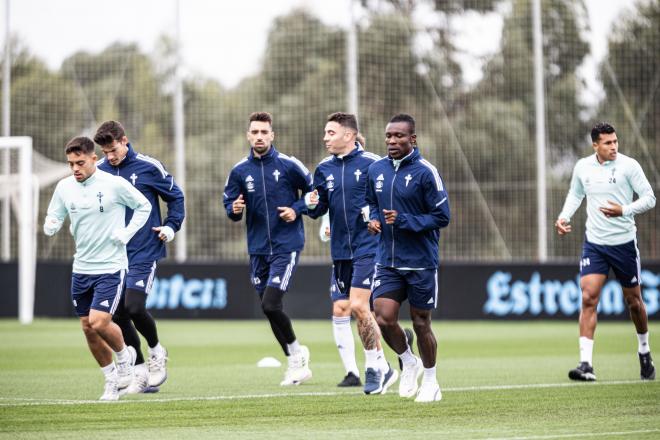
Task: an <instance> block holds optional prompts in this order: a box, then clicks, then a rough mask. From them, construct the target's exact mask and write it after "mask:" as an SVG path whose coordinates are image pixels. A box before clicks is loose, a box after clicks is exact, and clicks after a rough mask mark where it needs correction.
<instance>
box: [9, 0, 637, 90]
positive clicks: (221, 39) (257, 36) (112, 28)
mask: <svg viewBox="0 0 660 440" xmlns="http://www.w3.org/2000/svg"><path fill="white" fill-rule="evenodd" d="M180 1H181V3H180V23H181V42H182V48H183V61H184V66H185V73H186V74H191V73H197V74H200V75H203V76H208V77H212V78H216V79H218V80H219V81H220V82H222V84H223V85H225V86H227V87H232V86H234V85H236V84H237V83H238V81H240V80H241V79H242V78H243V77H245V76H246V75H249V74H252V73H255V72H256V71H257V69H258V67H259V62H260V61H261V57H262V54H263V51H264V48H265V44H266V35H267V32H268V29H269V27H270V25H271V22H272V19H273V18H274V17H276V16H279V15H283V14H286V13H287V12H289V11H290V10H291V9H292V8H294V7H305V8H307V9H308V10H310V11H311V12H312V13H314V15H316V16H318V17H319V18H320V19H321V20H322V21H324V22H325V23H327V24H331V25H339V26H344V27H345V26H347V24H348V23H349V22H350V21H349V16H350V15H349V0H331V1H330V0H239V1H236V0H180ZM5 2H7V0H0V5H1V9H2V11H0V13H1V16H2V22H1V23H2V28H1V29H2V34H1V35H0V38H1V39H2V41H3V42H4V39H5V17H6V13H5ZM10 2H11V3H10V18H11V24H10V28H11V31H12V33H14V34H17V35H18V36H19V37H20V38H21V40H22V41H23V42H25V43H26V44H27V45H28V47H29V48H30V50H31V51H32V52H33V53H35V54H36V55H38V56H39V58H41V59H43V60H45V61H46V62H47V64H48V65H49V66H50V67H51V68H53V69H56V68H58V67H59V66H60V64H61V62H62V61H63V60H64V59H65V58H66V57H68V56H70V55H71V54H73V53H75V52H76V51H79V50H83V49H84V50H87V51H90V52H98V51H100V50H102V49H103V48H105V47H106V46H108V45H109V44H110V43H111V42H114V41H117V40H120V41H122V42H137V43H138V44H139V45H140V47H141V48H142V49H143V50H144V51H146V52H147V53H150V52H152V51H153V49H154V44H155V42H156V40H157V38H158V36H159V35H162V34H164V33H168V34H171V35H174V32H175V28H176V18H175V17H176V4H177V3H176V0H111V1H105V0H10ZM586 3H587V7H588V9H589V14H590V25H591V29H592V35H591V36H590V43H591V45H592V52H593V54H594V57H593V58H590V59H588V60H587V62H586V68H585V69H584V70H583V71H584V76H585V80H586V81H587V83H588V84H589V87H590V89H591V90H590V93H591V94H592V95H593V96H594V97H596V96H597V95H598V93H599V90H598V85H597V83H596V80H595V78H594V72H595V68H594V66H595V65H596V63H597V61H598V60H600V58H601V57H602V56H603V54H604V53H605V50H606V33H607V30H608V29H610V28H611V26H612V23H613V21H614V20H615V19H616V17H617V15H618V14H620V12H621V10H622V8H623V7H624V5H625V4H626V3H628V2H627V1H624V0H586ZM359 12H360V11H359V8H358V9H356V14H357V15H358V16H359ZM429 16H430V14H426V15H424V14H422V16H420V17H418V18H419V19H420V20H423V19H425V18H426V19H428V17H429ZM110 17H112V18H110ZM467 20H471V22H470V23H471V24H474V25H471V26H462V28H463V29H465V30H464V31H463V32H462V34H461V39H460V41H459V44H460V46H461V47H462V48H464V49H466V51H467V52H468V53H470V54H472V55H467V56H464V57H462V58H461V60H460V62H461V63H462V64H463V65H464V66H465V67H466V68H467V79H468V81H476V80H477V79H478V66H479V64H478V62H477V61H475V60H477V59H478V58H479V57H480V56H483V55H488V54H489V53H492V52H493V51H495V50H496V49H497V47H498V42H499V35H500V33H501V29H502V23H501V19H499V18H498V17H497V16H496V15H495V14H493V15H491V16H486V17H476V16H473V17H471V18H468V19H467Z"/></svg>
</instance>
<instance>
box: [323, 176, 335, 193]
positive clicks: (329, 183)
mask: <svg viewBox="0 0 660 440" xmlns="http://www.w3.org/2000/svg"><path fill="white" fill-rule="evenodd" d="M325 184H326V187H327V188H328V191H334V190H335V176H333V175H332V174H330V175H329V176H328V177H327V178H326V179H325Z"/></svg>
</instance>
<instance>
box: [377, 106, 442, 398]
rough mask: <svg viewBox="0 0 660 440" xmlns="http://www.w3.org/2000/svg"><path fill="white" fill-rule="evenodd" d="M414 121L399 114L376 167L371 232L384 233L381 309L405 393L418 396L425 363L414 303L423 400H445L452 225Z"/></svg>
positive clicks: (379, 317)
mask: <svg viewBox="0 0 660 440" xmlns="http://www.w3.org/2000/svg"><path fill="white" fill-rule="evenodd" d="M416 138H417V136H416V134H415V120H414V119H413V118H412V116H410V115H405V114H401V115H396V116H394V117H393V118H392V119H391V120H390V122H389V123H388V124H387V127H386V129H385V142H386V144H387V149H388V157H386V158H384V159H381V160H380V161H378V162H375V163H374V164H373V165H372V166H371V167H370V168H369V182H368V189H367V201H368V203H369V206H370V217H371V221H370V222H369V226H368V227H369V230H370V231H371V232H373V233H377V234H379V235H380V240H379V247H378V257H377V263H378V267H377V269H376V276H375V281H374V291H373V295H374V298H375V300H374V308H375V312H376V319H377V321H378V324H379V325H380V328H381V331H382V333H383V337H384V338H385V340H386V341H387V343H388V344H389V345H390V347H392V349H393V350H394V351H395V352H396V353H397V354H398V355H399V357H400V359H401V360H402V362H403V371H402V373H401V381H400V383H399V394H400V395H401V396H403V397H411V396H413V395H414V394H415V392H416V391H417V387H418V386H417V378H418V376H419V374H420V370H421V367H422V365H421V363H420V360H419V359H418V358H416V357H415V356H414V355H413V354H412V353H411V352H410V350H409V348H408V346H407V343H406V338H405V336H404V333H403V331H402V329H401V327H400V326H399V323H398V316H399V308H400V306H401V302H402V301H404V300H406V299H407V300H408V302H409V304H410V315H411V318H412V320H413V326H414V329H415V333H416V334H417V338H418V341H419V342H418V345H419V349H420V354H421V358H422V363H423V366H424V379H423V380H422V385H421V387H420V388H419V392H418V393H417V399H416V401H419V402H429V401H435V400H440V398H441V393H440V387H439V386H438V383H437V380H436V377H435V364H436V361H435V359H436V351H437V350H436V340H435V336H434V335H433V331H432V330H431V312H432V310H433V309H434V308H435V307H436V304H437V289H438V287H437V268H438V240H439V237H440V228H444V227H446V226H447V225H448V224H449V202H448V199H447V193H446V191H445V188H444V184H443V182H442V179H441V177H440V175H439V174H438V171H437V169H436V168H435V167H434V166H433V165H431V164H430V163H429V162H428V161H427V160H426V159H424V158H423V157H422V156H421V154H420V153H419V150H418V149H417V147H416V146H415V143H416Z"/></svg>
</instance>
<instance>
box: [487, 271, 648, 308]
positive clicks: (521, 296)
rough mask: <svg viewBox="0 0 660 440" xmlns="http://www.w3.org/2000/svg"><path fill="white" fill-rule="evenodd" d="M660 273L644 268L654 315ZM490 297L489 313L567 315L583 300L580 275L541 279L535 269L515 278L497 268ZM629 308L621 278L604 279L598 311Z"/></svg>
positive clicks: (644, 292)
mask: <svg viewBox="0 0 660 440" xmlns="http://www.w3.org/2000/svg"><path fill="white" fill-rule="evenodd" d="M659 289H660V274H654V273H653V272H651V271H648V270H643V271H642V298H643V300H644V303H645V304H646V311H647V313H648V314H649V315H653V314H655V313H657V312H658V311H660V290H659ZM486 291H487V294H488V299H487V300H486V302H485V304H484V307H483V311H484V313H486V314H487V315H496V316H506V315H523V314H527V313H528V314H530V315H539V314H541V313H545V314H546V315H550V316H554V315H560V316H561V315H564V316H571V315H573V314H575V313H577V312H579V310H580V307H581V304H582V292H581V290H580V276H579V275H578V276H576V277H575V279H569V280H565V281H563V280H542V279H541V274H540V273H539V272H538V271H536V272H534V273H532V276H531V277H530V279H529V281H525V280H512V276H511V273H509V272H502V271H497V272H495V273H494V274H492V275H491V276H490V278H488V281H487V282H486ZM625 311H626V306H625V302H624V299H623V290H622V289H621V285H620V284H619V283H618V281H615V280H609V281H608V282H607V283H605V286H604V287H603V291H602V292H601V296H600V302H599V304H598V313H602V314H604V315H620V314H623V313H624V312H625Z"/></svg>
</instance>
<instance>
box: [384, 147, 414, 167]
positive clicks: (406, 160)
mask: <svg viewBox="0 0 660 440" xmlns="http://www.w3.org/2000/svg"><path fill="white" fill-rule="evenodd" d="M419 156H420V154H419V148H417V147H413V149H412V151H411V152H410V153H408V155H407V156H405V157H404V158H403V159H401V160H400V162H399V168H400V167H402V166H403V165H406V164H408V163H412V162H415V161H416V160H417V159H419ZM387 158H388V159H389V161H390V163H392V166H394V159H392V158H391V157H390V156H387ZM395 168H397V167H396V166H395Z"/></svg>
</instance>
